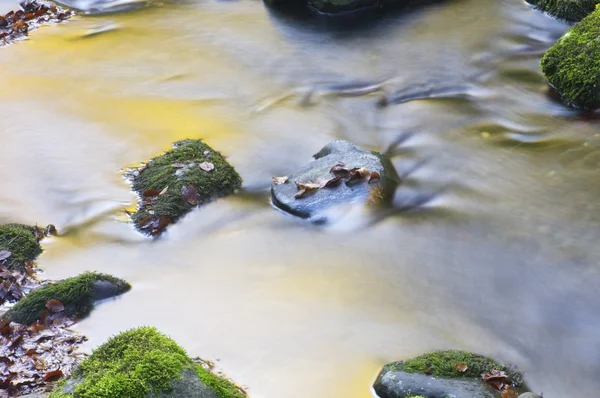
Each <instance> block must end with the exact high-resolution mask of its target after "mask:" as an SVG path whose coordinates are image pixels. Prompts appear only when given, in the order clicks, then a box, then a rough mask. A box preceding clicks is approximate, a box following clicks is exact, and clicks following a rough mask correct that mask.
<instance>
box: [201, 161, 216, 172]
mask: <svg viewBox="0 0 600 398" xmlns="http://www.w3.org/2000/svg"><path fill="white" fill-rule="evenodd" d="M198 167H200V168H201V169H202V170H204V171H211V170H214V169H215V165H214V164H212V163H211V162H202V163H200V164H199V165H198Z"/></svg>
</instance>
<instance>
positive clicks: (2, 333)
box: [0, 225, 87, 397]
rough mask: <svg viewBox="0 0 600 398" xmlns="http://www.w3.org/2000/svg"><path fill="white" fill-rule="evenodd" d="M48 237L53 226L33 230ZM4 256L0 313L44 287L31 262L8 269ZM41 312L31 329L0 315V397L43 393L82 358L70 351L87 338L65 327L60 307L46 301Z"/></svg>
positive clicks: (66, 322)
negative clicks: (44, 308)
mask: <svg viewBox="0 0 600 398" xmlns="http://www.w3.org/2000/svg"><path fill="white" fill-rule="evenodd" d="M48 235H56V228H55V227H54V226H53V225H49V226H48V227H46V229H45V230H43V229H41V228H39V227H36V237H37V238H38V239H41V238H42V237H44V236H48ZM6 252H7V253H6ZM8 253H10V252H8V251H6V250H4V251H1V252H0V306H1V307H0V312H4V311H5V310H6V308H7V306H9V305H12V303H15V302H17V301H19V300H20V299H21V298H23V297H24V296H25V295H27V294H28V293H29V292H31V291H32V290H34V289H37V288H39V287H40V286H43V285H45V284H47V283H49V282H40V281H39V280H38V279H37V278H36V274H37V273H38V272H39V271H40V270H39V269H38V268H36V265H35V263H34V262H33V261H32V260H26V261H25V263H24V265H23V267H22V269H20V270H17V269H14V270H9V269H8V268H7V267H6V264H5V263H6V262H7V261H8V259H9V258H10V255H9V254H8ZM46 308H47V309H48V310H47V311H44V313H43V314H42V316H41V317H40V320H39V321H36V322H34V323H32V324H31V325H21V324H18V323H15V322H11V321H9V320H8V318H5V317H4V318H3V317H0V396H2V397H4V396H8V397H12V396H19V395H25V394H29V393H33V392H43V391H49V390H51V389H52V388H53V384H52V383H54V382H56V381H58V380H61V379H62V378H63V377H65V376H68V375H70V374H71V373H72V371H73V370H74V368H75V366H77V365H78V364H79V363H80V362H81V361H82V360H83V359H84V358H85V354H83V353H79V352H77V351H76V350H77V348H78V346H79V345H80V344H82V343H83V342H84V341H86V340H87V338H86V337H85V336H83V335H80V334H78V333H76V332H75V331H73V330H71V329H70V327H71V326H72V325H73V324H74V323H75V321H76V320H75V319H70V318H68V317H66V316H64V313H63V310H64V304H63V303H61V302H60V301H59V300H56V299H50V300H48V301H47V302H46Z"/></svg>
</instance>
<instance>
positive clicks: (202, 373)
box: [196, 365, 246, 398]
mask: <svg viewBox="0 0 600 398" xmlns="http://www.w3.org/2000/svg"><path fill="white" fill-rule="evenodd" d="M196 372H197V373H198V377H199V378H200V380H202V382H203V383H204V384H206V385H207V386H209V387H210V388H212V389H213V391H215V392H216V393H217V395H218V396H219V398H244V397H245V396H246V395H245V394H243V393H242V392H241V391H240V389H239V388H238V387H237V386H236V385H235V384H233V383H231V382H230V381H229V380H227V379H225V378H223V377H220V376H217V375H216V374H214V373H212V372H211V371H209V370H207V369H204V368H203V367H202V366H198V365H196Z"/></svg>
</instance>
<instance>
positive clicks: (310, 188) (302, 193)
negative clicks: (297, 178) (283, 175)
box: [294, 182, 321, 198]
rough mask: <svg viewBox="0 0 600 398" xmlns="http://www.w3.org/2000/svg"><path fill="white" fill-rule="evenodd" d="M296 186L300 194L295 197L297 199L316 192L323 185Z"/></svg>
mask: <svg viewBox="0 0 600 398" xmlns="http://www.w3.org/2000/svg"><path fill="white" fill-rule="evenodd" d="M296 186H297V187H298V192H297V193H296V195H294V197H295V198H303V197H305V196H306V195H307V194H309V193H313V192H315V191H316V190H317V189H319V188H320V187H321V184H318V183H314V182H306V183H304V182H296Z"/></svg>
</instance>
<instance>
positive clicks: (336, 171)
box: [329, 163, 350, 178]
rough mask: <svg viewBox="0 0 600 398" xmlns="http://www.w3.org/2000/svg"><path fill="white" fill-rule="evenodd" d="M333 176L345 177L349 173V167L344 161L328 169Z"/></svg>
mask: <svg viewBox="0 0 600 398" xmlns="http://www.w3.org/2000/svg"><path fill="white" fill-rule="evenodd" d="M329 172H330V173H332V174H333V175H335V176H339V177H342V178H344V177H347V176H348V175H349V174H350V169H349V168H348V167H346V165H345V164H344V163H338V164H336V165H335V166H333V167H332V168H331V170H329Z"/></svg>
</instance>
